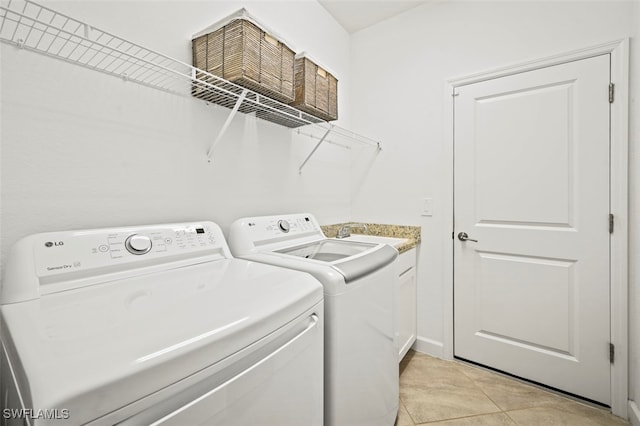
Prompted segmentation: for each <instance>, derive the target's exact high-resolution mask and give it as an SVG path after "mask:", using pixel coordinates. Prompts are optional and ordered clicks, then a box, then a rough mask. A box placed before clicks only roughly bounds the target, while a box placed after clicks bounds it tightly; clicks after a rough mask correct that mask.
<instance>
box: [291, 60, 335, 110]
mask: <svg viewBox="0 0 640 426" xmlns="http://www.w3.org/2000/svg"><path fill="white" fill-rule="evenodd" d="M295 88H296V98H295V100H294V101H293V102H292V103H291V105H292V106H294V107H296V108H298V109H300V110H302V111H304V112H306V113H309V114H311V115H313V116H315V117H318V118H321V119H323V120H328V121H330V120H335V119H337V118H338V80H337V79H336V78H335V77H334V76H333V75H331V73H329V72H327V71H326V70H325V69H323V68H321V67H319V66H318V65H317V64H316V63H315V62H313V61H312V60H311V59H309V58H308V57H307V56H305V55H304V54H299V55H297V56H296V58H295Z"/></svg>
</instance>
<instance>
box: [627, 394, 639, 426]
mask: <svg viewBox="0 0 640 426" xmlns="http://www.w3.org/2000/svg"><path fill="white" fill-rule="evenodd" d="M628 414H629V421H630V422H631V424H632V426H640V408H639V407H638V405H637V404H636V402H635V401H631V400H629V412H628Z"/></svg>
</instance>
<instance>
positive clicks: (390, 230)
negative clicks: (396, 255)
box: [320, 222, 421, 253]
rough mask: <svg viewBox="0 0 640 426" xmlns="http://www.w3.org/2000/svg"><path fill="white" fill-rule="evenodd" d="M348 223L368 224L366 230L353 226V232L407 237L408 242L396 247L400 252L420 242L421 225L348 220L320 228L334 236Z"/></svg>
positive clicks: (327, 234)
mask: <svg viewBox="0 0 640 426" xmlns="http://www.w3.org/2000/svg"><path fill="white" fill-rule="evenodd" d="M347 224H352V225H355V224H364V225H367V230H366V231H365V230H364V229H363V228H353V229H352V230H351V234H361V235H375V236H378V237H389V238H405V239H407V240H408V241H407V242H406V243H403V244H399V245H396V246H395V248H396V249H397V250H398V252H400V253H403V252H405V251H408V250H411V249H412V248H414V247H415V246H417V245H418V244H420V232H421V228H420V227H419V226H407V225H387V224H380V223H364V222H346V223H336V224H332V225H322V226H320V228H322V232H324V235H326V236H327V237H329V238H333V237H335V236H336V234H337V233H338V230H339V229H340V228H342V227H343V226H344V225H347Z"/></svg>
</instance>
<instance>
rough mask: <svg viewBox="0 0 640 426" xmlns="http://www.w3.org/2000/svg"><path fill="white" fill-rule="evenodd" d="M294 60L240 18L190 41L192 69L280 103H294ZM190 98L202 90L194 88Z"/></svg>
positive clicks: (282, 47) (272, 39) (275, 41)
mask: <svg viewBox="0 0 640 426" xmlns="http://www.w3.org/2000/svg"><path fill="white" fill-rule="evenodd" d="M294 57H295V54H294V53H293V51H292V50H291V49H290V48H289V47H287V45H285V44H284V43H282V42H281V41H279V40H278V39H276V38H275V37H272V36H270V35H269V34H268V33H267V32H265V31H264V30H263V29H262V28H260V27H259V26H258V25H256V24H255V23H254V22H252V21H249V20H247V19H243V18H237V19H234V20H232V21H231V22H229V23H228V24H226V25H224V26H223V27H221V28H219V29H216V30H215V31H213V32H211V33H208V34H205V35H202V36H199V37H196V38H194V39H193V65H194V66H195V67H196V68H200V69H202V70H204V71H207V72H209V73H211V74H213V75H217V76H219V77H222V78H224V79H226V80H229V81H231V82H233V83H236V84H238V85H240V86H243V87H246V88H248V89H250V90H253V91H255V92H258V93H260V94H262V95H265V96H269V97H271V98H273V99H276V100H278V101H281V102H284V103H290V102H292V101H293V100H294V89H293V63H294ZM197 77H198V78H200V79H202V80H204V81H207V79H206V76H197ZM192 94H193V96H196V97H203V90H202V89H199V88H197V87H194V88H193V90H192ZM214 102H215V101H214ZM219 103H221V104H223V105H224V102H219ZM225 106H227V105H225Z"/></svg>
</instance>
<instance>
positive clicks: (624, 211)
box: [442, 38, 629, 418]
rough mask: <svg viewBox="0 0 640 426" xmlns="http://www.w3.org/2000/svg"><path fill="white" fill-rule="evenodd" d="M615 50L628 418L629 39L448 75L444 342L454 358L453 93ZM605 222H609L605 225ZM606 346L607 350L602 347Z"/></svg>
mask: <svg viewBox="0 0 640 426" xmlns="http://www.w3.org/2000/svg"><path fill="white" fill-rule="evenodd" d="M603 54H611V82H612V83H614V84H615V97H614V102H613V103H612V104H611V109H610V111H611V112H610V123H611V130H610V132H611V142H610V181H609V190H610V209H611V213H613V215H614V218H615V227H614V232H613V234H611V240H610V242H611V257H610V262H611V263H610V268H609V278H610V285H611V287H610V294H611V297H610V300H609V301H610V306H609V312H610V319H611V322H610V324H611V331H610V333H611V343H613V344H614V345H615V362H614V363H613V364H612V365H611V411H612V412H613V414H615V415H617V416H620V417H623V418H627V417H628V416H627V410H628V405H629V401H628V336H627V332H628V331H627V330H628V306H627V301H628V298H627V293H628V223H629V222H628V219H629V218H628V158H629V157H628V153H629V134H628V133H629V130H628V129H629V39H628V38H625V39H620V40H615V41H612V42H608V43H604V44H601V45H597V46H593V47H589V48H585V49H579V50H574V51H571V52H566V53H561V54H558V55H553V56H549V57H546V58H541V59H536V60H532V61H527V62H522V63H518V64H514V65H510V66H506V67H500V68H496V69H493V70H489V71H483V72H479V73H474V74H469V75H466V76H463V77H456V78H451V79H448V80H447V81H446V82H445V87H444V111H445V113H444V118H445V119H444V126H445V128H444V139H443V153H444V158H445V159H446V162H445V164H444V166H443V177H444V180H443V186H442V194H443V198H444V199H443V205H444V211H443V213H444V217H445V226H444V232H443V241H444V268H445V270H444V292H443V297H444V300H443V308H444V312H443V316H444V318H443V326H444V330H443V336H444V339H443V340H444V341H443V347H442V355H443V358H445V359H453V342H454V340H453V333H454V328H453V325H454V324H453V286H454V277H453V274H454V272H453V258H454V246H453V244H454V243H455V240H454V239H453V238H452V235H453V234H452V232H453V231H455V226H454V207H453V204H454V194H453V191H454V184H453V183H454V182H453V179H454V178H453V176H454V175H453V173H454V146H453V144H454V129H453V126H454V102H453V99H454V93H455V89H456V88H457V87H460V86H464V85H467V84H472V83H478V82H481V81H485V80H490V79H494V78H498V77H504V76H508V75H512V74H517V73H522V72H526V71H532V70H536V69H540V68H545V67H549V66H553V65H559V64H563V63H566V62H572V61H577V60H580V59H586V58H590V57H593V56H598V55H603ZM603 226H605V225H604V224H603ZM603 350H604V349H603Z"/></svg>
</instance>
